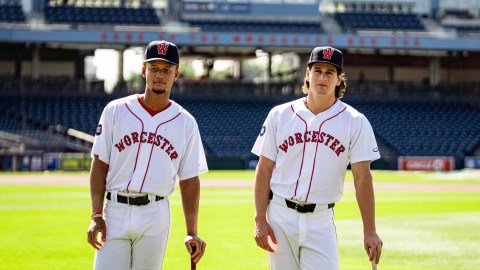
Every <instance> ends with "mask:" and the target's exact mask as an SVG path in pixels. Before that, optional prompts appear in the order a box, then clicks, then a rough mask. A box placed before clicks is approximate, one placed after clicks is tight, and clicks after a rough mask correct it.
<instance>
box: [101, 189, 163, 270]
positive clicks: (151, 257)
mask: <svg viewBox="0 0 480 270" xmlns="http://www.w3.org/2000/svg"><path fill="white" fill-rule="evenodd" d="M115 194H116V193H115ZM115 198H116V196H112V200H111V201H110V200H107V203H106V205H105V210H104V212H105V220H106V223H107V241H106V242H105V244H104V246H103V247H102V248H101V249H100V250H97V251H96V253H95V260H94V269H95V270H112V269H115V270H130V269H131V270H159V269H162V263H163V257H164V255H165V250H166V247H167V241H168V236H169V233H170V225H171V216H170V206H169V202H168V199H167V198H165V199H163V200H160V201H157V202H151V203H149V204H148V205H142V206H132V205H127V204H124V203H119V202H116V200H115Z"/></svg>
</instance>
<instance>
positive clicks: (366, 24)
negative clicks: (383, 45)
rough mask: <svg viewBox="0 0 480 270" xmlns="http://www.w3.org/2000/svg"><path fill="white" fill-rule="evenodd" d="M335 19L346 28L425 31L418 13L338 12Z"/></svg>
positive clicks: (356, 29)
mask: <svg viewBox="0 0 480 270" xmlns="http://www.w3.org/2000/svg"><path fill="white" fill-rule="evenodd" d="M335 19H336V20H337V21H338V23H339V24H340V25H341V26H343V27H344V28H345V29H346V30H353V31H358V30H396V31H423V30H424V28H425V27H424V26H423V24H422V22H421V21H420V19H419V17H418V15H416V14H404V13H376V12H345V13H336V14H335Z"/></svg>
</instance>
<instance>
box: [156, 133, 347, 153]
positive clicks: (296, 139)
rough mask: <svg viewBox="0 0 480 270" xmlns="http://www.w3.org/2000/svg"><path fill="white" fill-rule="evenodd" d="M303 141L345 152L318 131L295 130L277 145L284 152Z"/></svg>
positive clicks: (329, 136) (341, 145)
mask: <svg viewBox="0 0 480 270" xmlns="http://www.w3.org/2000/svg"><path fill="white" fill-rule="evenodd" d="M304 142H305V143H317V142H318V143H321V144H323V145H325V146H328V148H329V149H331V150H332V151H333V152H334V153H335V154H336V155H337V156H340V154H341V153H343V152H345V146H343V144H342V143H341V141H340V140H338V139H337V138H335V137H334V136H333V135H331V134H327V133H325V132H318V131H305V132H304V133H300V132H297V133H295V134H294V135H291V136H288V137H287V138H286V139H285V140H284V141H283V143H282V144H280V145H279V146H278V148H279V149H280V150H282V151H283V152H284V153H287V152H288V148H289V147H291V146H294V145H296V144H303V143H304ZM162 149H163V146H162Z"/></svg>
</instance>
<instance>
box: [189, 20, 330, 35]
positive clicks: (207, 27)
mask: <svg viewBox="0 0 480 270" xmlns="http://www.w3.org/2000/svg"><path fill="white" fill-rule="evenodd" d="M185 22H187V23H188V24H189V25H190V26H192V27H199V28H200V29H202V31H206V32H209V31H210V32H274V33H278V32H285V33H322V32H323V30H322V27H321V25H320V22H318V23H300V22H290V23H289V22H279V21H276V22H270V21H259V22H247V21H220V20H217V21H206V20H188V21H185Z"/></svg>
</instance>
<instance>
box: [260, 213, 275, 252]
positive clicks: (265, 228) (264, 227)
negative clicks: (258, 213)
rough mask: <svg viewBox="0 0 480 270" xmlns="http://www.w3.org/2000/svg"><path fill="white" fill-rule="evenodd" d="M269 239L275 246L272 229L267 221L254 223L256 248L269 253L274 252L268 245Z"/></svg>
mask: <svg viewBox="0 0 480 270" xmlns="http://www.w3.org/2000/svg"><path fill="white" fill-rule="evenodd" d="M269 237H270V239H271V242H272V244H275V245H276V244H277V239H276V238H275V234H274V233H273V230H272V227H271V226H270V224H268V222H267V220H266V219H264V220H260V221H255V241H256V242H257V246H259V247H261V248H263V249H265V250H266V251H269V252H274V249H273V247H272V246H271V245H270V242H269Z"/></svg>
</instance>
